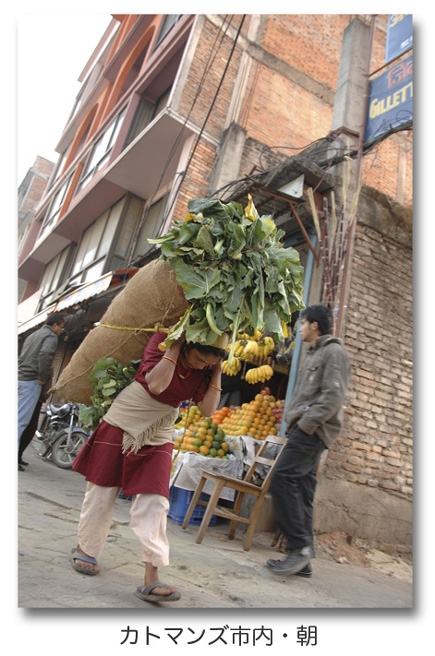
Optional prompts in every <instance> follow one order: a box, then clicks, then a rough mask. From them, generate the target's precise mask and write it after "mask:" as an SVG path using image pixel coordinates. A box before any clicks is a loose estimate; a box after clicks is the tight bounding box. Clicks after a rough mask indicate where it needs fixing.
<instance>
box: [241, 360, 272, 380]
mask: <svg viewBox="0 0 435 656" xmlns="http://www.w3.org/2000/svg"><path fill="white" fill-rule="evenodd" d="M272 376H273V369H272V367H271V366H270V365H269V364H263V365H261V367H254V368H253V369H249V371H247V372H246V376H245V380H246V382H247V383H251V385H255V383H259V382H260V381H261V382H262V383H263V382H264V381H265V380H269V378H272Z"/></svg>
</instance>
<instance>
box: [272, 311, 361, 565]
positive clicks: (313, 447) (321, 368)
mask: <svg viewBox="0 0 435 656" xmlns="http://www.w3.org/2000/svg"><path fill="white" fill-rule="evenodd" d="M301 317H302V320H301V326H300V329H299V330H300V333H301V336H302V340H303V341H304V342H308V343H309V344H310V348H309V350H308V353H307V356H306V359H305V361H304V364H303V367H302V370H301V373H300V375H299V378H298V383H297V386H296V389H295V391H294V395H293V398H292V400H291V402H290V404H289V406H288V407H287V409H286V410H285V413H284V419H285V421H286V423H287V435H288V440H287V443H286V444H285V446H284V447H283V451H282V454H281V455H280V458H279V461H278V464H277V465H276V467H275V470H274V472H273V474H272V479H271V485H270V492H271V494H272V500H273V507H274V512H275V520H276V524H277V527H278V529H279V531H280V532H281V533H282V535H283V536H284V537H285V539H286V547H287V556H286V557H285V558H284V560H273V559H270V560H268V561H267V564H268V567H269V568H270V569H271V571H272V572H273V573H274V574H279V575H291V574H299V575H302V576H311V573H312V570H311V565H310V560H311V558H313V557H314V546H313V500H314V493H315V490H316V483H317V477H316V470H317V467H318V465H319V461H320V457H321V455H322V453H323V451H324V449H325V448H329V447H330V446H331V444H332V443H333V442H334V440H335V439H336V438H337V437H338V435H339V433H340V430H341V427H342V423H343V403H344V399H345V395H346V391H347V386H348V382H349V376H350V365H349V358H348V356H347V353H346V351H345V349H344V346H343V344H342V342H341V340H340V339H338V338H336V337H333V336H332V335H330V330H331V323H332V321H331V319H332V317H331V312H330V310H329V308H327V307H326V306H323V305H312V306H310V307H308V308H306V309H305V310H304V311H303V312H302V313H301Z"/></svg>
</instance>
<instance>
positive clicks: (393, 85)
mask: <svg viewBox="0 0 435 656" xmlns="http://www.w3.org/2000/svg"><path fill="white" fill-rule="evenodd" d="M412 93H413V77H412V57H408V59H405V60H403V61H401V62H400V63H398V64H396V65H395V66H392V68H390V69H389V70H388V71H386V72H385V73H383V74H382V75H379V77H377V78H375V79H374V80H373V81H372V82H371V83H370V91H369V102H368V108H367V125H366V133H365V142H366V143H367V142H369V141H371V140H372V139H374V138H376V137H379V136H380V135H383V134H385V133H387V132H389V131H390V130H391V129H392V128H397V127H398V126H400V125H401V124H402V123H407V122H409V121H412V111H413V103H412Z"/></svg>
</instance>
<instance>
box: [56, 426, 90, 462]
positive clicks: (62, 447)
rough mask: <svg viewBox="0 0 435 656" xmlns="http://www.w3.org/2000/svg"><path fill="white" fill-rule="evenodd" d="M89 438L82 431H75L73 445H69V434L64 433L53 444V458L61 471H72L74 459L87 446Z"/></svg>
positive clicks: (72, 436) (72, 439) (72, 437)
mask: <svg viewBox="0 0 435 656" xmlns="http://www.w3.org/2000/svg"><path fill="white" fill-rule="evenodd" d="M87 439H88V436H87V435H86V433H82V432H81V431H73V432H72V435H71V444H70V445H68V433H67V432H62V433H61V434H60V435H59V437H58V438H57V440H56V442H55V443H54V444H53V450H52V457H53V460H54V462H55V464H56V465H57V466H58V467H60V468H61V469H71V467H72V464H73V462H74V459H75V457H76V455H77V454H78V452H79V451H80V449H81V448H82V447H83V445H84V444H85V442H86V440H87Z"/></svg>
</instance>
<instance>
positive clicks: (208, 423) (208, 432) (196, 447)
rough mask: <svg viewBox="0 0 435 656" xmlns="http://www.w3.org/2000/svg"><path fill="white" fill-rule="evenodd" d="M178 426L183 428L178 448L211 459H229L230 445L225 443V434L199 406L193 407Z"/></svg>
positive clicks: (176, 441)
mask: <svg viewBox="0 0 435 656" xmlns="http://www.w3.org/2000/svg"><path fill="white" fill-rule="evenodd" d="M183 414H184V416H183V418H182V419H181V421H180V422H179V423H178V424H177V425H176V427H177V428H183V431H182V433H181V434H180V435H179V436H178V437H177V438H176V440H175V444H176V447H179V448H180V449H181V451H194V452H195V453H200V454H201V455H203V456H207V457H209V458H225V459H226V458H228V456H227V453H228V451H229V448H230V447H229V445H228V444H227V443H226V442H225V433H224V431H223V430H222V429H221V428H219V426H218V424H216V423H215V422H214V421H213V418H212V417H204V416H203V415H202V413H201V411H200V410H199V408H198V407H197V406H191V407H190V409H189V411H188V412H187V411H186V412H185V413H183Z"/></svg>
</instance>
